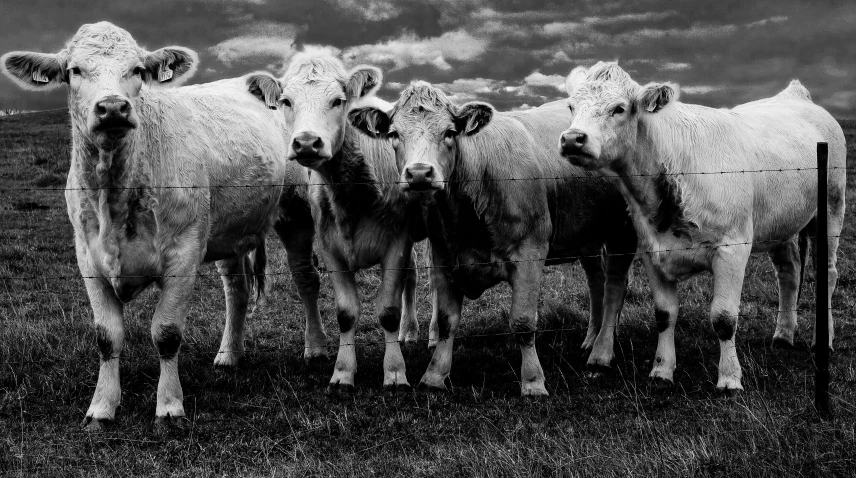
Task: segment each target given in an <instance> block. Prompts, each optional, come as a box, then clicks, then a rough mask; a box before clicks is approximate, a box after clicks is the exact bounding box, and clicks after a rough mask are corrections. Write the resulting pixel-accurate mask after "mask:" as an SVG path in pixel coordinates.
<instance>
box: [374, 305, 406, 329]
mask: <svg viewBox="0 0 856 478" xmlns="http://www.w3.org/2000/svg"><path fill="white" fill-rule="evenodd" d="M377 319H378V322H379V323H380V326H381V327H383V330H385V331H387V332H398V326H399V324H400V323H401V308H400V307H385V308H384V309H383V311H381V313H380V315H378V318H377Z"/></svg>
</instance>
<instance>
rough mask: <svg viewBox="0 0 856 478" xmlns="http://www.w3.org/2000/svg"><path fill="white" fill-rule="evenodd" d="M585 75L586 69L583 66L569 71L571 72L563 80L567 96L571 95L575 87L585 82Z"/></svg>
mask: <svg viewBox="0 0 856 478" xmlns="http://www.w3.org/2000/svg"><path fill="white" fill-rule="evenodd" d="M587 74H588V68H586V67H584V66H578V67H576V68H574V69H573V70H571V72H570V73H568V77H567V78H565V92H566V93H567V94H568V95H570V94H571V93H573V92H574V90H575V89H577V87H578V86H580V84H581V83H582V82H584V81H585V80H586V75H587Z"/></svg>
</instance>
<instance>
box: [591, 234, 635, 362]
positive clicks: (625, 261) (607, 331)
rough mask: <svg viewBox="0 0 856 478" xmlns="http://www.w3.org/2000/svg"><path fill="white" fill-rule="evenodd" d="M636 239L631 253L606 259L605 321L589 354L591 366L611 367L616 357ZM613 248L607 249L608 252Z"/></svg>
mask: <svg viewBox="0 0 856 478" xmlns="http://www.w3.org/2000/svg"><path fill="white" fill-rule="evenodd" d="M635 247H636V246H635V241H634V246H633V249H631V250H630V253H621V254H619V255H613V256H608V257H607V261H606V291H605V293H604V297H603V323H602V324H601V326H600V332H599V333H598V334H597V339H596V340H595V342H594V347H592V351H591V355H589V359H588V366H589V367H595V368H597V367H609V366H610V365H611V364H612V359H613V358H614V357H615V351H614V347H615V344H614V341H615V335H616V332H617V330H618V319H619V317H620V315H621V309H622V308H623V307H624V296H625V294H626V293H627V273H628V272H629V271H630V266H631V264H633V258H634V254H633V251H634V250H635ZM610 251H612V249H607V252H610Z"/></svg>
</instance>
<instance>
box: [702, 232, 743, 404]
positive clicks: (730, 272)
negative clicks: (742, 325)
mask: <svg viewBox="0 0 856 478" xmlns="http://www.w3.org/2000/svg"><path fill="white" fill-rule="evenodd" d="M733 242H741V241H733ZM751 247H752V246H751V245H748V244H740V245H734V246H719V248H718V249H717V250H716V254H715V255H714V257H713V262H712V264H711V268H712V270H713V302H712V303H711V306H710V323H711V325H712V326H713V331H714V332H715V333H716V336H717V337H718V338H719V379H718V380H717V381H716V388H717V389H719V390H743V385H742V384H741V383H740V382H741V379H742V375H743V372H742V370H741V368H740V360H739V359H738V358H737V346H736V341H735V336H736V334H737V323H738V320H737V319H738V316H739V314H740V294H741V292H742V290H743V277H744V276H745V274H746V263H747V262H748V260H749V254H750V252H751Z"/></svg>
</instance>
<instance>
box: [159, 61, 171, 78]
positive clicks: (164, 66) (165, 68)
mask: <svg viewBox="0 0 856 478" xmlns="http://www.w3.org/2000/svg"><path fill="white" fill-rule="evenodd" d="M172 74H173V73H172V70H171V69H170V68H169V63H168V62H166V61H165V62H163V63H161V67H160V69H159V70H158V81H160V82H161V83H163V82H165V81H169V80H171V79H172Z"/></svg>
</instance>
